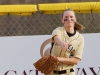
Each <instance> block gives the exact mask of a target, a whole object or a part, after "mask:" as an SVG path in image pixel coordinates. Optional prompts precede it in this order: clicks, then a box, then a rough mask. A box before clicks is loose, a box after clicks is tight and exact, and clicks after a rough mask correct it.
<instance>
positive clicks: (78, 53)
mask: <svg viewBox="0 0 100 75" xmlns="http://www.w3.org/2000/svg"><path fill="white" fill-rule="evenodd" d="M80 40H81V41H80V43H79V45H78V47H77V49H76V51H75V54H74V57H75V58H78V59H80V60H81V59H82V54H83V49H84V37H83V36H82V37H81V39H80Z"/></svg>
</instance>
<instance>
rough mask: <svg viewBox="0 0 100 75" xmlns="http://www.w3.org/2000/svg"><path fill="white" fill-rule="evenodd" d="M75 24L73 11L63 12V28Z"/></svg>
mask: <svg viewBox="0 0 100 75" xmlns="http://www.w3.org/2000/svg"><path fill="white" fill-rule="evenodd" d="M75 22H76V17H75V13H74V12H73V11H65V12H64V13H63V17H62V23H63V24H64V27H67V28H68V27H74V23H75Z"/></svg>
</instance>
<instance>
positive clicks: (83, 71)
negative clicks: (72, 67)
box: [76, 68, 87, 75]
mask: <svg viewBox="0 0 100 75" xmlns="http://www.w3.org/2000/svg"><path fill="white" fill-rule="evenodd" d="M77 69H78V71H77V74H76V75H78V72H79V70H80V68H77ZM82 73H83V74H84V75H87V74H86V72H85V69H84V68H82V71H81V74H80V75H82Z"/></svg>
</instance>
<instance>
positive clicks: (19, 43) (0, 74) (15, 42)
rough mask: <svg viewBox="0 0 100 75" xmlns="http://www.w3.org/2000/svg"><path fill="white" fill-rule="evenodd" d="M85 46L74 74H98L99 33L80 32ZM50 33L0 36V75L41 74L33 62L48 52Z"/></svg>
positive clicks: (99, 74) (99, 56)
mask: <svg viewBox="0 0 100 75" xmlns="http://www.w3.org/2000/svg"><path fill="white" fill-rule="evenodd" d="M82 35H83V36H84V40H85V47H84V51H83V57H82V60H81V62H79V64H78V65H77V66H76V75H100V60H99V58H100V54H99V53H100V48H99V47H100V39H99V38H100V34H99V33H95V34H82ZM50 38H51V35H36V36H9V37H0V75H43V74H41V73H40V72H39V71H37V70H36V69H35V68H34V66H33V63H34V62H36V61H37V60H38V59H40V58H41V57H42V56H44V55H48V54H49V50H50V47H51V39H50Z"/></svg>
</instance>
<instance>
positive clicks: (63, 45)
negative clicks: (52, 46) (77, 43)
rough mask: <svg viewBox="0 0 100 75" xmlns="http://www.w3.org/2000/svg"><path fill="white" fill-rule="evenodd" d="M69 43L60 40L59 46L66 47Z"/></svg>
mask: <svg viewBox="0 0 100 75" xmlns="http://www.w3.org/2000/svg"><path fill="white" fill-rule="evenodd" d="M70 45H71V44H69V43H66V42H61V43H60V46H61V48H62V49H68V46H70Z"/></svg>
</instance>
